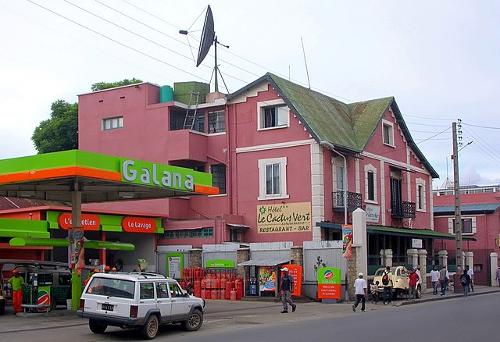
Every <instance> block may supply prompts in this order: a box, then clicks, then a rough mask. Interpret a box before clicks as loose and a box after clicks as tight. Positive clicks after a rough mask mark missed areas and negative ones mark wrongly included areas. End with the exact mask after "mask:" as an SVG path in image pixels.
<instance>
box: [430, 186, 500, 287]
mask: <svg viewBox="0 0 500 342" xmlns="http://www.w3.org/2000/svg"><path fill="white" fill-rule="evenodd" d="M486 188H487V189H490V190H491V189H493V192H484V193H481V192H480V190H481V189H483V190H484V189H486ZM435 193H436V194H439V195H438V196H434V215H435V217H434V224H435V228H436V231H439V232H445V233H449V234H454V228H453V227H454V221H455V220H454V216H455V207H454V205H455V197H454V195H453V194H448V192H446V191H441V190H437V191H435ZM441 194H444V195H441ZM460 197H461V215H462V232H463V236H464V238H471V239H469V240H464V242H463V250H464V252H472V253H473V262H472V263H470V264H472V265H473V267H474V269H473V270H474V281H475V283H476V284H480V285H487V284H489V279H488V274H489V255H490V253H491V252H496V253H498V254H500V248H499V244H500V192H499V191H498V187H474V188H467V189H462V190H461V196H460ZM472 239H474V240H472ZM434 249H435V250H447V251H448V256H449V257H448V261H451V262H452V263H454V260H455V255H456V253H455V241H444V240H443V241H436V242H435V243H434ZM466 264H469V262H466Z"/></svg>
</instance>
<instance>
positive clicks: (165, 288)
mask: <svg viewBox="0 0 500 342" xmlns="http://www.w3.org/2000/svg"><path fill="white" fill-rule="evenodd" d="M204 307H205V301H204V300H203V299H201V298H197V297H194V296H190V295H189V294H188V293H186V292H185V291H184V290H182V289H181V287H180V286H179V284H178V283H177V281H175V280H174V279H171V278H165V277H164V276H162V275H159V274H154V273H97V274H94V275H93V276H92V278H91V279H90V281H89V282H88V284H87V286H85V289H84V291H83V294H82V296H81V298H80V309H79V310H78V314H79V315H80V316H81V317H83V318H88V319H89V328H90V330H91V331H92V332H93V333H95V334H102V333H104V331H105V330H106V328H107V327H108V325H111V326H118V327H122V328H129V327H135V328H139V329H140V330H141V333H142V334H143V336H144V337H145V338H147V339H153V338H155V336H156V334H157V333H158V327H159V325H160V324H166V323H181V324H182V326H183V327H184V329H186V330H189V331H194V330H198V329H199V328H200V327H201V325H202V324H203V308H204Z"/></svg>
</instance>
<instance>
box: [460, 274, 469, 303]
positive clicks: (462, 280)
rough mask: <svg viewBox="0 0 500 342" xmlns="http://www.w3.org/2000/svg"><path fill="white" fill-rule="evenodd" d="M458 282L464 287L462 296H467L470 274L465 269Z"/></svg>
mask: <svg viewBox="0 0 500 342" xmlns="http://www.w3.org/2000/svg"><path fill="white" fill-rule="evenodd" d="M460 284H461V285H462V287H463V289H464V297H467V295H468V294H469V285H470V275H468V274H467V269H465V270H464V273H463V274H462V275H461V276H460Z"/></svg>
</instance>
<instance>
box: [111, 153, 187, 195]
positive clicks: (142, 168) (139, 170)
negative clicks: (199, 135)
mask: <svg viewBox="0 0 500 342" xmlns="http://www.w3.org/2000/svg"><path fill="white" fill-rule="evenodd" d="M121 166H122V167H121V174H122V178H123V179H124V180H125V181H128V182H131V183H136V184H143V185H151V186H162V187H166V188H177V189H187V190H191V191H192V190H194V180H193V175H191V174H188V173H187V172H186V169H184V168H179V167H175V166H170V165H163V164H154V163H149V162H143V161H135V160H130V159H126V160H122V161H121Z"/></svg>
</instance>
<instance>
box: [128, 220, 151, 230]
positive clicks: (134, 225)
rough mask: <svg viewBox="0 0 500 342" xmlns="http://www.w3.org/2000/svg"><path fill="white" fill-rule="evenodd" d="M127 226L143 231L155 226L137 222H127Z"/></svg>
mask: <svg viewBox="0 0 500 342" xmlns="http://www.w3.org/2000/svg"><path fill="white" fill-rule="evenodd" d="M127 226H128V227H129V228H142V229H146V230H148V229H153V225H152V224H151V223H145V222H137V221H132V222H131V221H129V222H127Z"/></svg>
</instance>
